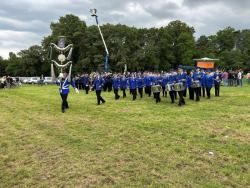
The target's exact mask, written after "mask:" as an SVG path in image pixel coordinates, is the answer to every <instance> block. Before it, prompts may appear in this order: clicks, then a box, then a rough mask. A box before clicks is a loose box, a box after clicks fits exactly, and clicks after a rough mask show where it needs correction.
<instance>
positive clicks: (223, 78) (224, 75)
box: [221, 71, 229, 86]
mask: <svg viewBox="0 0 250 188" xmlns="http://www.w3.org/2000/svg"><path fill="white" fill-rule="evenodd" d="M228 76H229V74H228V72H227V71H224V72H223V74H222V76H221V78H222V81H223V84H224V86H228Z"/></svg>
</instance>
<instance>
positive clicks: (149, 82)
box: [144, 76, 152, 86]
mask: <svg viewBox="0 0 250 188" xmlns="http://www.w3.org/2000/svg"><path fill="white" fill-rule="evenodd" d="M144 84H145V86H152V80H151V77H150V76H145V77H144Z"/></svg>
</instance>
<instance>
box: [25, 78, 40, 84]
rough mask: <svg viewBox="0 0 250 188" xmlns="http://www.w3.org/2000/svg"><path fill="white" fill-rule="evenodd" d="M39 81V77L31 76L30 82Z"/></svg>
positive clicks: (35, 82)
mask: <svg viewBox="0 0 250 188" xmlns="http://www.w3.org/2000/svg"><path fill="white" fill-rule="evenodd" d="M38 81H39V78H37V77H31V78H30V80H29V82H28V83H29V84H37V83H38Z"/></svg>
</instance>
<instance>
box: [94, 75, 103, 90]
mask: <svg viewBox="0 0 250 188" xmlns="http://www.w3.org/2000/svg"><path fill="white" fill-rule="evenodd" d="M93 85H94V89H95V90H96V91H100V90H102V87H103V85H104V79H103V78H102V77H99V78H96V79H95V81H94V84H93Z"/></svg>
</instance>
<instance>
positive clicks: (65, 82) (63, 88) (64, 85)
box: [59, 72, 79, 113]
mask: <svg viewBox="0 0 250 188" xmlns="http://www.w3.org/2000/svg"><path fill="white" fill-rule="evenodd" d="M59 80H60V83H59V84H60V88H59V92H60V95H61V98H62V106H61V110H62V113H64V112H65V109H68V108H69V105H68V101H67V98H68V94H69V85H70V84H71V85H72V87H73V88H74V89H75V91H76V93H79V91H78V89H77V88H76V85H75V83H74V82H73V81H70V80H71V79H70V78H69V77H68V74H67V73H66V72H64V73H60V75H59Z"/></svg>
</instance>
